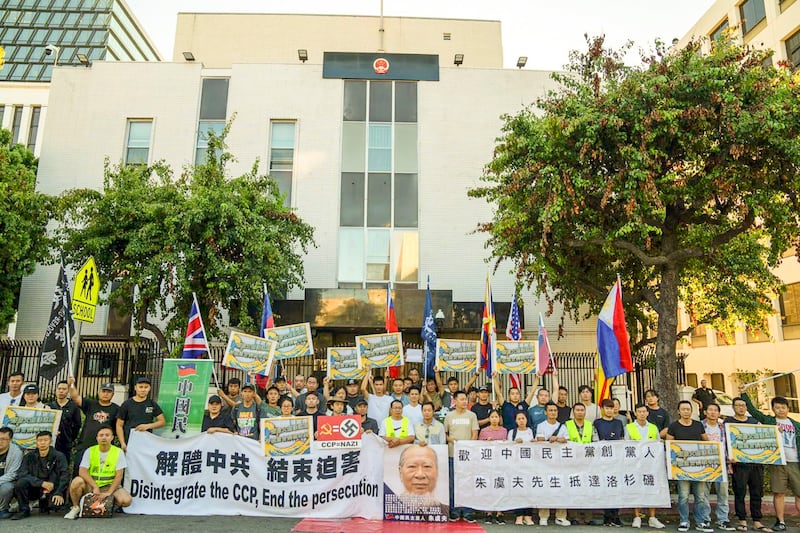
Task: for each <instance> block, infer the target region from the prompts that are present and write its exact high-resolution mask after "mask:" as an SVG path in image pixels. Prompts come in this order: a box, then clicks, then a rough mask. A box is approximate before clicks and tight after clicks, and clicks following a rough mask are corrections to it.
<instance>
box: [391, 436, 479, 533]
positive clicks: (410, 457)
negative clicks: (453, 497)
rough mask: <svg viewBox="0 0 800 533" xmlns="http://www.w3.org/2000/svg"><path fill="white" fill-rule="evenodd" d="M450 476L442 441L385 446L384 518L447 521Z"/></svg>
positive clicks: (409, 520)
mask: <svg viewBox="0 0 800 533" xmlns="http://www.w3.org/2000/svg"><path fill="white" fill-rule="evenodd" d="M449 478H450V475H449V472H448V466H447V446H446V445H444V444H436V445H428V446H420V445H418V444H408V445H405V446H397V447H395V448H386V449H385V450H384V452H383V481H384V485H383V519H384V520H396V521H402V522H447V515H448V510H449V499H450V496H449V491H448V488H449ZM473 506H474V502H473Z"/></svg>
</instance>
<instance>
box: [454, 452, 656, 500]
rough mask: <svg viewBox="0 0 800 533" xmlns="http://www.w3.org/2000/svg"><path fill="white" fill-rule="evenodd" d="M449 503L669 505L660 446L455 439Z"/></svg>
mask: <svg viewBox="0 0 800 533" xmlns="http://www.w3.org/2000/svg"><path fill="white" fill-rule="evenodd" d="M453 462H454V469H455V504H456V506H457V507H458V506H469V507H476V505H475V502H480V508H481V509H483V510H486V511H504V510H507V509H515V508H516V509H519V508H527V507H538V508H547V507H551V508H558V509H564V508H569V509H595V508H597V506H598V502H613V507H617V508H620V507H669V506H670V500H669V486H668V483H667V475H666V470H665V469H664V444H663V443H661V442H658V441H649V442H648V441H605V442H603V441H600V442H594V443H592V444H576V443H566V444H552V443H545V442H541V443H538V442H537V443H522V444H515V443H510V442H489V441H457V442H456V443H455V450H454V457H453Z"/></svg>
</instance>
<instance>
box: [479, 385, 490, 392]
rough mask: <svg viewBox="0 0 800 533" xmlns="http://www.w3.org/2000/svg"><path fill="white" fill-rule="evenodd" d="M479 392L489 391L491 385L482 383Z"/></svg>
mask: <svg viewBox="0 0 800 533" xmlns="http://www.w3.org/2000/svg"><path fill="white" fill-rule="evenodd" d="M478 392H489V386H488V385H481V386H480V388H479V389H478Z"/></svg>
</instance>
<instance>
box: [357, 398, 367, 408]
mask: <svg viewBox="0 0 800 533" xmlns="http://www.w3.org/2000/svg"><path fill="white" fill-rule="evenodd" d="M359 405H369V404H368V403H367V400H365V399H364V398H361V399H360V400H358V401H357V402H356V407H358V406H359Z"/></svg>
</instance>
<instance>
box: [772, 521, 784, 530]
mask: <svg viewBox="0 0 800 533" xmlns="http://www.w3.org/2000/svg"><path fill="white" fill-rule="evenodd" d="M772 531H786V522H775V525H774V526H772Z"/></svg>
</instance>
